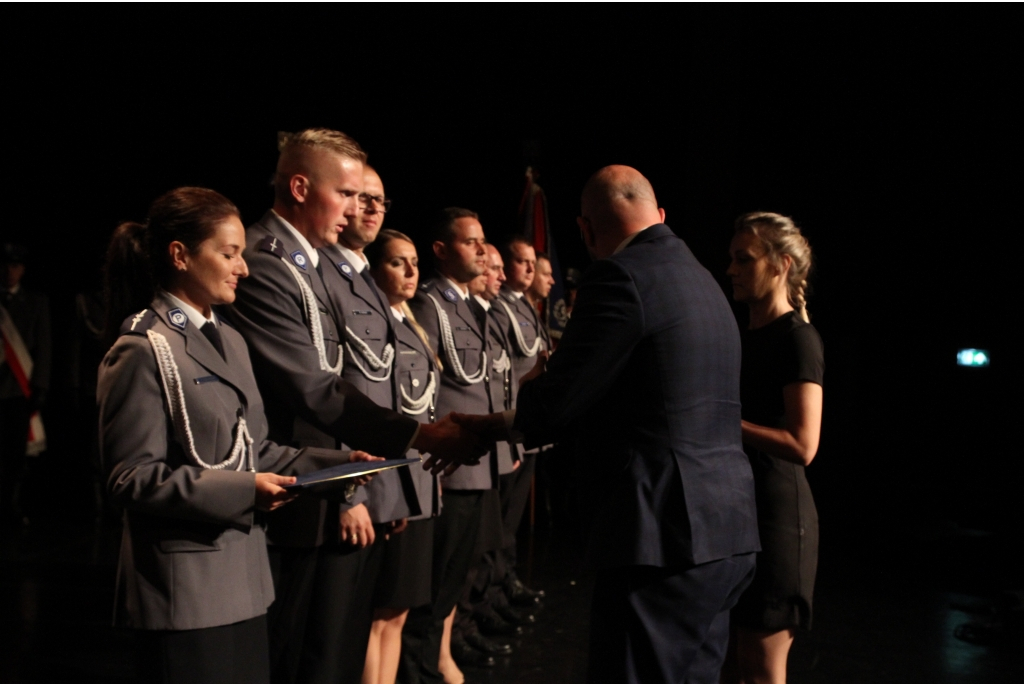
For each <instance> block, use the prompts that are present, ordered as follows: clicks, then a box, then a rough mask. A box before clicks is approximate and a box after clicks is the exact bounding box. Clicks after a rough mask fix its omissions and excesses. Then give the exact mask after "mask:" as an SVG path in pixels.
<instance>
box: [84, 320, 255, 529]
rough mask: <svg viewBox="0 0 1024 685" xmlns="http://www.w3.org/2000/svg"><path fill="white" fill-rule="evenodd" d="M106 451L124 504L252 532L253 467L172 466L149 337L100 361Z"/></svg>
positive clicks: (114, 492) (113, 487)
mask: <svg viewBox="0 0 1024 685" xmlns="http://www.w3.org/2000/svg"><path fill="white" fill-rule="evenodd" d="M97 399H98V401H99V405H100V406H99V410H100V425H99V430H100V453H101V457H102V460H103V465H104V469H105V470H106V471H107V474H108V477H107V489H108V491H109V492H110V495H111V498H112V499H113V500H114V501H115V502H117V503H118V504H119V505H121V506H123V507H125V508H126V509H132V510H135V511H141V512H144V513H149V514H157V515H160V516H165V517H171V518H180V519H186V520H192V521H205V522H214V523H218V524H221V525H226V526H230V527H232V528H237V529H239V530H242V531H248V530H249V529H250V528H251V527H252V524H253V510H254V505H255V500H256V490H255V474H253V473H249V472H244V471H243V472H239V471H219V470H212V469H203V468H200V467H198V466H188V465H180V466H177V467H172V466H171V463H169V459H168V456H169V453H170V452H171V451H172V450H177V451H178V452H179V453H180V447H179V446H178V445H177V443H175V442H173V441H172V440H170V439H169V438H170V435H171V427H170V422H169V421H168V416H167V412H166V410H165V408H164V400H163V394H162V388H161V385H160V381H159V372H158V371H157V368H156V360H155V359H154V358H153V352H152V349H151V348H150V346H149V343H148V341H147V340H146V339H145V338H142V337H137V336H125V337H122V338H121V339H120V340H118V342H117V343H115V345H114V347H112V348H111V350H110V352H108V353H107V357H106V358H105V359H104V361H103V365H102V366H101V368H100V378H99V386H98V389H97Z"/></svg>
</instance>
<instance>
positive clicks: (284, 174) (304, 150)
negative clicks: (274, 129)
mask: <svg viewBox="0 0 1024 685" xmlns="http://www.w3.org/2000/svg"><path fill="white" fill-rule="evenodd" d="M277 147H278V150H280V151H281V155H280V156H279V157H278V159H277V172H276V173H275V174H274V192H275V193H276V195H277V197H278V198H287V197H288V195H289V193H290V192H291V191H290V189H289V184H290V183H291V178H292V176H294V175H295V174H297V173H307V174H308V173H310V162H309V160H310V157H311V155H310V153H317V152H321V153H322V152H327V153H331V154H335V155H339V156H341V157H347V158H348V159H354V160H355V161H357V162H359V163H360V164H365V163H366V152H364V151H363V148H361V147H359V143H357V142H356V141H355V140H353V139H352V138H351V137H349V136H347V135H345V134H344V133H342V132H341V131H335V130H332V129H329V128H307V129H306V130H304V131H299V132H298V133H278V134H277Z"/></svg>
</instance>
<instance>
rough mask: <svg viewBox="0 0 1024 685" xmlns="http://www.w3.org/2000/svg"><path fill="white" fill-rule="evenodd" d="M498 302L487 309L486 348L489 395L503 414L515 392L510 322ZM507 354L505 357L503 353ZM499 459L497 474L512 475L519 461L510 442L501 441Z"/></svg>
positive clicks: (497, 452) (512, 404)
mask: <svg viewBox="0 0 1024 685" xmlns="http://www.w3.org/2000/svg"><path fill="white" fill-rule="evenodd" d="M495 305H497V302H496V301H494V302H491V308H490V309H488V310H487V319H486V320H487V348H488V350H489V351H488V353H487V357H488V360H489V361H488V364H490V367H491V374H490V376H491V380H490V383H488V393H489V394H490V396H491V407H493V411H496V412H497V411H504V410H505V409H512V408H513V407H514V406H515V405H514V401H515V396H514V395H513V391H512V374H513V373H514V372H513V368H512V362H511V359H512V354H513V352H512V348H511V346H510V342H509V339H508V336H507V335H506V334H505V332H506V331H507V330H508V326H509V319H508V315H507V314H506V313H505V310H504V309H502V308H501V306H500V305H498V306H495ZM503 353H504V354H503ZM495 448H496V454H497V458H498V474H499V475H502V476H503V475H505V474H506V473H512V472H513V471H514V470H515V469H514V468H513V465H514V462H516V461H518V460H519V455H518V452H517V448H516V447H515V446H514V445H510V444H509V443H508V442H505V441H499V442H498V443H497V444H496V445H495Z"/></svg>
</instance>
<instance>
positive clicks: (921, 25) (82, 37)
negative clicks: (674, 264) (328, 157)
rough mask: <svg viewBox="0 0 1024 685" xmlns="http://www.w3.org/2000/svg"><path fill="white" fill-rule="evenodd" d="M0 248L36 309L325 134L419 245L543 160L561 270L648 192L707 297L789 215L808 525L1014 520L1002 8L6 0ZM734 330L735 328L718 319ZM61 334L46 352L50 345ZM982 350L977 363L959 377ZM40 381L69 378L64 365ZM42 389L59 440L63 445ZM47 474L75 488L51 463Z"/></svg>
mask: <svg viewBox="0 0 1024 685" xmlns="http://www.w3.org/2000/svg"><path fill="white" fill-rule="evenodd" d="M3 12H4V14H5V17H6V19H7V21H5V24H6V26H7V27H8V35H7V40H6V43H5V45H4V47H2V48H0V50H2V51H3V53H2V54H3V63H4V72H5V78H4V91H5V97H4V101H5V105H6V106H5V107H4V110H5V122H6V125H5V133H6V135H5V139H4V146H3V150H4V152H5V153H6V154H5V159H6V168H7V171H6V179H7V183H6V184H5V185H6V188H5V190H6V200H7V201H6V202H5V207H4V210H3V217H2V220H0V233H2V238H3V240H4V241H7V240H17V241H20V242H23V243H26V244H28V245H29V246H30V247H31V248H32V250H33V258H32V262H31V265H30V266H31V270H30V273H29V276H28V277H27V282H28V284H29V285H31V286H33V287H36V288H39V289H41V290H44V291H46V292H47V293H48V294H49V295H50V298H51V302H52V306H53V309H54V320H55V331H56V336H57V344H56V347H55V351H56V354H57V363H56V372H57V373H60V372H61V369H62V361H61V360H62V358H63V357H62V354H63V350H64V348H63V347H62V335H64V333H66V332H67V331H68V330H69V329H70V328H71V327H72V326H73V325H74V324H73V321H74V319H73V307H72V304H71V303H72V298H73V295H74V293H76V292H78V291H81V290H90V289H94V288H95V287H96V286H97V284H98V274H99V266H100V262H101V255H102V253H103V249H104V247H105V242H106V240H107V237H108V236H109V234H110V232H111V230H112V229H113V227H114V226H115V225H116V223H117V222H118V221H120V220H124V219H141V218H142V217H144V215H145V211H146V207H147V205H148V204H149V202H150V201H152V199H154V198H155V197H156V196H157V195H159V194H160V193H162V192H164V191H166V190H168V189H170V188H173V187H176V186H179V185H186V184H187V185H204V186H209V187H212V188H215V189H217V190H219V191H221V192H223V193H224V194H226V195H227V196H229V197H230V198H232V199H233V200H235V201H236V202H237V203H238V205H239V206H240V208H241V210H242V213H243V218H244V219H245V220H246V221H247V222H251V221H254V220H255V219H257V218H258V217H259V215H260V214H262V212H263V211H265V210H266V209H267V207H269V205H270V202H271V193H270V189H269V179H270V175H271V173H272V170H273V166H274V162H275V159H276V134H277V132H278V131H282V130H283V131H293V130H297V129H300V128H303V127H306V126H315V125H322V126H330V127H334V128H338V129H341V130H343V131H345V132H347V133H349V134H350V135H352V136H353V137H355V138H356V139H357V140H359V141H360V143H361V144H362V145H363V147H364V148H365V149H366V150H368V151H369V153H370V160H371V163H373V164H374V165H375V166H376V167H377V169H378V170H379V171H380V173H381V175H382V177H383V179H384V181H385V185H386V188H387V191H388V194H389V195H390V196H391V197H392V198H394V201H395V208H394V211H393V213H392V214H391V215H390V216H389V219H388V222H387V223H388V224H389V225H390V226H392V227H394V228H398V229H401V230H404V231H406V232H408V233H411V234H413V235H416V234H417V233H418V232H419V231H421V230H422V228H423V226H424V222H425V221H426V219H427V217H429V215H430V214H431V213H432V212H433V211H434V210H436V209H437V208H440V207H443V206H447V205H453V204H457V205H464V206H468V207H471V208H474V209H477V210H478V211H479V212H480V213H481V214H482V218H483V224H484V227H485V229H486V230H487V231H488V232H489V233H490V234H491V235H492V236H493V235H495V234H497V233H501V232H504V231H506V230H508V229H510V228H511V227H512V226H513V223H514V220H515V213H516V208H517V203H518V200H519V196H520V193H521V190H522V182H523V181H522V173H523V169H524V167H525V165H526V164H527V163H531V164H534V165H535V166H536V168H538V169H539V171H540V174H541V176H540V184H541V185H542V187H543V188H544V189H545V191H546V193H547V195H548V198H549V201H550V208H551V218H552V221H553V224H554V226H555V239H556V243H557V246H558V249H559V251H560V254H561V258H562V261H563V264H564V265H574V266H580V267H582V266H585V263H586V256H585V253H584V251H583V250H582V249H581V248H580V246H579V241H578V238H577V234H576V229H575V225H574V221H573V219H574V217H575V212H576V202H577V198H578V193H579V189H580V188H581V186H582V184H583V182H584V181H585V180H586V178H587V176H588V175H589V174H590V173H592V172H593V171H594V170H596V169H597V168H599V167H600V166H602V165H604V164H608V163H623V164H630V165H633V166H635V167H637V168H639V169H640V170H641V171H643V172H644V173H645V174H646V175H647V176H648V177H649V178H650V179H651V181H652V183H653V184H654V187H655V190H656V191H657V193H658V197H659V200H660V202H661V204H662V205H663V206H664V207H665V208H666V210H667V212H668V223H669V224H670V225H671V226H672V227H673V228H674V229H675V230H676V231H677V232H678V233H679V234H680V235H681V236H682V237H683V238H684V239H685V240H686V241H687V242H688V243H689V245H690V246H691V247H692V248H693V250H694V251H695V253H696V254H697V256H698V257H699V258H700V259H701V260H702V261H703V263H704V264H705V265H706V266H707V267H708V268H709V269H711V270H712V272H713V273H715V274H716V275H717V276H719V278H720V281H722V283H723V286H724V285H725V278H724V276H723V272H724V270H725V268H726V266H727V257H726V250H727V246H728V242H729V239H730V235H731V224H732V221H733V219H734V218H735V217H736V216H737V215H738V214H740V213H742V212H746V211H751V210H754V209H766V210H772V211H779V212H783V213H786V214H790V215H792V216H793V217H794V218H795V219H796V220H797V222H798V223H799V224H800V225H801V226H803V227H804V230H805V233H806V234H807V235H808V236H809V238H810V240H811V243H812V245H813V246H814V248H815V250H816V256H817V263H818V271H817V275H816V277H815V279H814V287H815V290H814V293H813V296H812V297H811V299H810V310H811V313H812V315H813V316H814V323H815V325H816V326H818V328H819V330H820V331H821V333H822V336H823V338H824V340H825V346H826V361H827V365H828V366H827V375H826V392H825V403H826V409H825V427H824V438H823V443H822V450H821V454H820V457H819V459H818V461H816V462H815V464H814V465H813V466H812V467H811V469H810V471H809V476H810V478H811V479H812V486H813V487H814V488H815V491H816V497H817V499H818V503H819V508H820V509H821V512H822V521H823V524H822V525H823V530H827V528H828V527H832V528H833V529H834V530H837V529H842V530H844V531H847V532H857V531H860V532H870V531H876V530H879V529H887V530H890V531H894V532H897V534H898V531H899V529H900V528H901V527H902V526H906V525H910V524H917V523H920V522H922V521H933V522H936V521H946V520H953V521H956V522H958V523H960V524H962V525H971V526H981V527H989V528H992V527H1003V528H1005V527H1011V528H1012V527H1014V526H1019V524H1020V523H1021V522H1022V521H1021V518H1022V517H1021V516H1020V513H1019V512H1020V507H1019V506H1018V504H1017V502H1018V497H1017V495H1016V493H1018V492H1019V491H1020V486H1021V480H1022V479H1021V476H1022V474H1021V466H1020V462H1021V459H1020V448H1019V446H1018V445H1017V444H1015V443H1013V442H1011V436H1010V431H1011V428H1012V426H1014V425H1015V421H1016V420H1017V417H1018V416H1019V415H1020V410H1021V399H1020V384H1019V381H1020V377H1021V374H1020V362H1019V361H1018V358H1017V355H1018V354H1019V352H1020V345H1019V344H1017V343H1016V341H1015V340H1014V338H1013V337H1011V333H1010V331H1011V324H1012V321H1013V318H1014V312H1015V311H1016V307H1015V304H1016V299H1017V298H1018V297H1019V293H1018V292H1017V291H1016V290H1015V287H1016V286H1017V285H1018V284H1019V275H1018V274H1019V268H1016V267H1017V262H1018V261H1019V256H1020V254H1021V241H1020V238H1019V235H1020V230H1019V227H1018V225H1017V224H1018V223H1019V219H1015V217H1017V216H1018V215H1019V212H1018V211H1017V200H1018V197H1019V195H1020V191H1019V187H1020V183H1021V173H1020V171H1019V160H1020V158H1021V147H1022V145H1021V135H1020V133H1019V132H1018V129H1019V121H1020V114H1019V109H1018V108H1017V106H1016V105H1015V104H1014V102H1015V101H1016V100H1017V97H1015V96H1016V94H1017V92H1018V91H1019V90H1020V77H1019V64H1020V63H1021V54H1020V52H1021V50H1020V47H1019V40H1018V38H1017V36H1016V35H1015V34H1014V33H1013V32H1012V31H1011V26H1012V25H1013V22H1011V21H1010V13H1009V10H1003V9H1002V8H1000V7H983V8H963V7H945V6H908V7H902V8H899V9H897V8H891V7H883V6H878V7H875V6H871V7H869V6H856V7H849V6H847V7H833V6H827V7H814V6H810V7H807V6H799V7H782V6H769V7H746V6H734V5H729V6H716V7H699V6H698V7H694V6H672V7H667V6H657V7H637V6H632V5H630V6H611V7H609V6H603V5H602V6H594V5H571V6H565V7H554V8H552V7H547V6H514V7H507V6H500V7H490V6H488V7H482V8H481V7H464V6H457V7H441V6H426V7H413V8H408V7H396V6H390V5H389V6H350V5H330V6H315V7H281V8H278V7H262V6H260V7H248V6H240V7H235V6H231V7H230V8H224V7H215V8H214V7H202V6H181V7H124V6H116V7H108V8H104V9H103V10H102V16H99V15H100V10H99V9H98V8H94V7H82V8H79V7H72V8H67V7H61V8H57V7H54V8H50V7H38V8H24V7H7V8H5V9H4V10H3ZM737 314H738V316H739V317H740V319H741V321H742V318H743V312H742V311H741V310H739V309H737ZM62 332H63V333H62ZM961 346H976V347H988V348H990V349H991V351H992V356H993V364H992V366H991V367H990V368H989V369H987V370H982V371H977V370H962V369H957V368H955V366H954V354H955V351H956V349H957V348H958V347H961ZM65 366H66V365H65ZM61 383H64V384H65V386H64V387H70V382H69V381H67V380H57V381H56V382H55V385H56V387H55V391H56V392H55V393H54V397H53V400H52V401H51V405H50V414H51V415H50V417H49V423H50V426H51V433H52V442H53V444H54V445H55V450H57V451H60V448H62V446H63V454H65V457H66V458H67V459H69V460H71V461H69V462H68V464H69V465H72V466H73V464H74V463H75V462H74V459H75V458H76V455H77V454H78V453H79V451H80V449H81V448H80V440H79V438H78V436H77V435H75V434H74V433H72V432H70V429H68V428H67V422H66V421H64V414H63V409H62V407H64V405H62V395H61V393H60V392H59V390H60V388H61ZM68 468H71V466H69V467H68Z"/></svg>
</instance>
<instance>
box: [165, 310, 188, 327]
mask: <svg viewBox="0 0 1024 685" xmlns="http://www.w3.org/2000/svg"><path fill="white" fill-rule="evenodd" d="M167 320H168V321H170V322H171V325H172V326H174V327H175V328H177V329H178V330H180V331H183V330H185V326H187V325H188V317H187V316H185V312H183V311H181V310H180V309H172V310H171V311H169V312H167Z"/></svg>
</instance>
